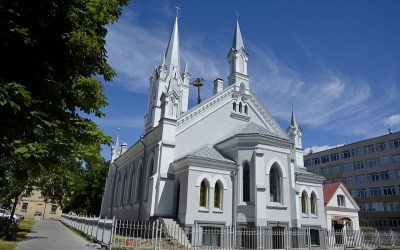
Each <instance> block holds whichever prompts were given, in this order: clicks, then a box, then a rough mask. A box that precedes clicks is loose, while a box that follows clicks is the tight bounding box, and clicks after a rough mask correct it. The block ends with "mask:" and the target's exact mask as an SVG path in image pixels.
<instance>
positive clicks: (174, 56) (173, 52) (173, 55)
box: [165, 15, 180, 70]
mask: <svg viewBox="0 0 400 250" xmlns="http://www.w3.org/2000/svg"><path fill="white" fill-rule="evenodd" d="M179 57H180V53H179V32H178V15H176V18H175V24H174V28H173V29H172V33H171V37H170V38H169V43H168V47H167V51H166V52H165V66H167V67H168V70H171V69H172V67H173V66H176V67H178V68H179V67H180V64H179Z"/></svg>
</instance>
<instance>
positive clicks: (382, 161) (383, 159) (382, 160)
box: [379, 157, 389, 167]
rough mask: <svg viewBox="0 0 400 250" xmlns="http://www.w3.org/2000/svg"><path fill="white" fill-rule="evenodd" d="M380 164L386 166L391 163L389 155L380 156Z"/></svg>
mask: <svg viewBox="0 0 400 250" xmlns="http://www.w3.org/2000/svg"><path fill="white" fill-rule="evenodd" d="M379 165H380V166H381V167H385V166H387V165H389V157H381V158H379Z"/></svg>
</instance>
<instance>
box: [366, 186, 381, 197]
mask: <svg viewBox="0 0 400 250" xmlns="http://www.w3.org/2000/svg"><path fill="white" fill-rule="evenodd" d="M381 194H382V193H381V188H380V187H373V188H370V189H369V195H370V196H371V197H375V196H381Z"/></svg>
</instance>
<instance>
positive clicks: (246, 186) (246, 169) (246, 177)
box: [242, 162, 250, 201]
mask: <svg viewBox="0 0 400 250" xmlns="http://www.w3.org/2000/svg"><path fill="white" fill-rule="evenodd" d="M242 191H243V201H250V165H249V163H247V162H245V163H244V164H243V190H242Z"/></svg>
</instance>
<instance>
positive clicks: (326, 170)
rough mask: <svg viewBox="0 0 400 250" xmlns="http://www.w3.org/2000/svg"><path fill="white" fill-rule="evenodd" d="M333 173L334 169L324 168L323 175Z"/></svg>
mask: <svg viewBox="0 0 400 250" xmlns="http://www.w3.org/2000/svg"><path fill="white" fill-rule="evenodd" d="M331 173H332V168H324V169H322V174H323V175H330V174H331Z"/></svg>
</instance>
